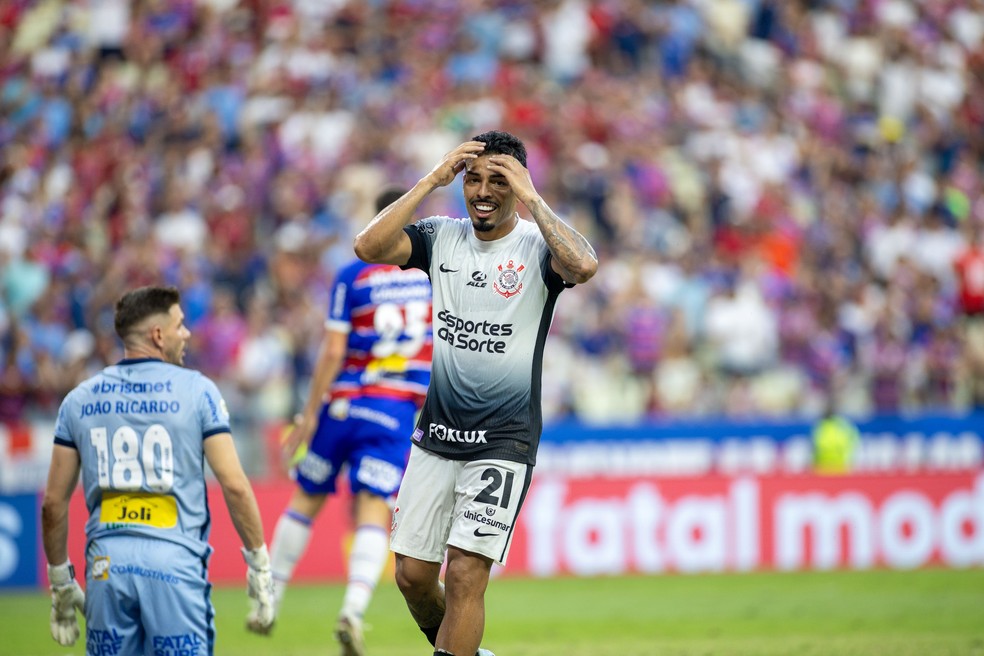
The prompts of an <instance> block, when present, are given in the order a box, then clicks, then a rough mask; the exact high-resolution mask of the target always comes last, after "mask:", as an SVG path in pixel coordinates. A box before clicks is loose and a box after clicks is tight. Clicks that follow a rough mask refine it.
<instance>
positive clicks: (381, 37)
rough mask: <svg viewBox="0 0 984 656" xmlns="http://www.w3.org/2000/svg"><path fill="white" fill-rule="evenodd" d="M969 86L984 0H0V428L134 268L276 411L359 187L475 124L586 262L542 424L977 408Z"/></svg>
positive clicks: (253, 407)
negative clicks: (592, 258) (511, 153)
mask: <svg viewBox="0 0 984 656" xmlns="http://www.w3.org/2000/svg"><path fill="white" fill-rule="evenodd" d="M982 82H984V2H982V1H981V0H921V1H919V2H916V1H915V0H826V1H824V0H812V1H810V0H801V1H796V0H676V1H673V0H668V1H666V2H649V1H644V0H542V1H538V2H526V1H520V0H513V1H500V2H479V1H478V0H360V1H355V0H352V1H347V0H293V1H288V0H270V1H268V2H267V1H263V0H252V1H250V0H241V1H237V0H140V1H137V2H130V1H129V0H39V1H28V0H5V2H3V3H2V6H0V164H2V167H3V168H2V173H0V292H2V293H0V365H2V375H0V419H7V420H16V419H18V418H23V417H25V416H27V415H29V414H31V413H38V412H40V413H45V412H46V413H52V412H54V410H55V409H56V408H57V405H58V403H59V401H60V399H61V396H62V394H64V393H65V392H66V391H67V390H69V389H70V388H71V387H72V386H74V385H75V384H76V383H77V382H79V380H81V379H82V378H83V377H85V376H86V375H88V374H89V373H91V372H93V371H94V370H96V369H97V368H99V367H102V366H103V365H104V364H106V363H108V362H113V361H115V360H116V359H117V358H119V357H120V354H121V352H120V349H119V346H118V343H117V342H118V340H117V338H116V337H115V335H114V333H113V329H112V305H113V303H114V302H115V300H116V299H117V298H118V297H119V296H120V295H121V293H122V292H123V291H124V290H125V289H127V288H129V287H132V286H134V285H138V284H146V283H152V282H165V283H171V284H175V285H177V286H178V287H179V288H180V289H181V290H182V292H183V294H184V305H185V311H186V313H187V317H188V325H189V327H190V329H191V331H192V335H193V337H192V345H191V347H190V352H189V354H188V357H187V358H186V364H188V365H189V366H193V367H196V368H200V369H201V370H203V371H204V372H205V373H206V374H208V375H209V376H212V377H213V378H214V379H215V380H216V381H217V382H219V383H220V385H221V386H222V387H223V391H224V393H225V395H226V399H227V401H228V402H229V405H230V409H231V410H232V412H233V413H234V414H237V413H238V414H240V415H241V416H244V417H247V418H250V419H251V420H258V421H266V420H276V419H285V418H288V417H290V416H291V415H292V413H293V412H294V411H295V409H296V407H297V404H298V399H300V398H303V394H304V391H305V388H306V385H307V381H308V380H309V377H310V374H311V367H312V363H313V362H314V360H315V356H316V350H317V346H318V343H319V340H320V337H321V330H322V323H323V318H324V315H325V311H326V303H327V292H328V289H329V284H330V282H331V280H332V278H333V276H334V272H335V271H336V269H337V268H338V267H339V266H340V264H341V263H343V262H345V261H346V260H347V259H349V258H350V257H352V250H351V240H352V237H353V236H354V234H355V232H357V231H358V230H359V229H360V227H361V225H363V224H364V222H365V221H367V220H368V219H369V218H371V214H372V213H373V210H372V203H373V200H374V196H375V194H376V192H378V191H379V190H380V189H381V188H382V187H383V186H385V185H387V184H400V185H407V186H408V185H411V184H413V183H414V182H415V181H416V180H417V179H418V178H419V177H420V176H422V175H423V174H424V173H426V172H427V171H428V170H430V168H431V167H432V166H433V165H434V164H435V163H436V162H437V161H438V159H439V158H440V157H441V156H442V155H443V154H444V153H445V152H447V151H448V150H450V149H451V148H453V147H454V146H455V145H457V144H458V143H460V142H461V141H463V140H466V139H468V138H470V137H471V136H472V135H473V134H476V133H478V132H481V131H483V130H485V129H489V128H502V129H506V130H508V131H511V132H513V133H515V134H517V135H518V136H520V137H521V138H523V139H524V140H525V141H526V143H527V145H528V147H529V150H530V168H531V170H532V173H533V178H534V181H535V182H536V183H537V186H538V189H539V190H540V191H541V193H542V194H543V195H544V197H545V198H546V199H547V201H548V202H549V203H550V204H551V206H552V207H553V208H554V209H556V210H557V211H558V213H559V214H561V215H562V216H565V217H567V218H568V220H570V221H571V222H573V223H575V224H576V225H577V227H578V229H579V230H581V231H582V232H583V233H584V234H586V235H588V236H589V239H590V240H591V241H592V243H593V244H594V245H595V247H596V248H597V250H598V253H599V257H600V262H601V267H600V270H599V273H598V275H597V277H596V278H595V279H594V280H593V281H592V282H591V283H590V284H588V285H585V286H583V287H577V288H574V289H573V290H571V291H569V292H565V294H564V296H563V298H562V301H561V302H560V303H559V304H558V310H557V320H556V321H555V322H554V327H553V331H554V333H555V334H554V335H553V338H552V339H551V340H549V341H548V352H547V354H546V358H545V371H544V384H543V390H544V404H545V412H546V415H547V416H548V417H550V418H556V417H566V416H576V417H579V418H581V419H584V420H586V421H612V420H618V421H632V420H635V419H638V418H641V417H643V416H648V415H658V416H673V417H680V416H684V417H700V416H708V415H726V416H734V417H741V416H756V417H761V416H786V415H790V414H809V413H817V412H819V411H820V409H821V408H823V407H824V406H826V405H827V404H828V402H829V401H830V400H832V401H833V403H835V404H836V405H838V406H839V407H840V408H841V409H843V410H845V411H847V412H855V413H868V412H895V411H908V410H917V411H918V410H925V409H940V408H952V409H958V410H959V409H965V408H969V407H972V406H976V405H980V404H984V319H982V317H984V314H982V313H984V238H982V237H984V232H982V228H984V199H982V194H981V192H982V170H984V84H982ZM444 191H445V192H446V193H444V194H443V195H441V194H439V195H437V197H436V198H435V199H434V200H433V201H432V202H431V204H430V205H429V206H428V207H427V208H426V209H427V211H428V212H430V213H435V214H451V215H457V216H464V212H465V209H464V207H463V206H461V202H460V200H459V198H460V189H459V188H458V186H457V184H455V185H452V186H451V187H449V188H448V189H446V190H444ZM489 392H490V393H494V390H490V391H489Z"/></svg>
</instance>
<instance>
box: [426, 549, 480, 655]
mask: <svg viewBox="0 0 984 656" xmlns="http://www.w3.org/2000/svg"><path fill="white" fill-rule="evenodd" d="M491 570H492V559H491V558H488V557H487V556H481V555H479V554H475V553H472V552H470V551H464V550H462V549H458V548H457V547H450V546H449V547H448V566H447V570H446V571H445V572H444V583H445V597H446V604H447V610H446V612H445V613H444V621H443V622H441V631H440V632H439V633H438V635H437V647H438V648H440V649H443V650H445V651H447V652H450V653H452V654H474V653H476V652H477V651H478V646H479V644H480V643H481V642H482V634H483V633H484V632H485V590H486V588H488V585H489V574H490V573H491Z"/></svg>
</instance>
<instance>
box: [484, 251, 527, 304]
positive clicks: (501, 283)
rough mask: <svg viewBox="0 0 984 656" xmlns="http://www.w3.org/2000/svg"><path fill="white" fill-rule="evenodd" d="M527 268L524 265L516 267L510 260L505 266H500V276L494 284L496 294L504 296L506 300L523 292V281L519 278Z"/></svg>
mask: <svg viewBox="0 0 984 656" xmlns="http://www.w3.org/2000/svg"><path fill="white" fill-rule="evenodd" d="M525 268H526V266H525V265H522V264H520V265H519V266H516V264H515V262H513V261H512V260H509V261H508V262H507V263H506V265H505V266H503V265H501V264H500V265H499V275H498V276H496V279H495V282H493V283H492V288H493V289H494V290H495V291H496V293H498V294H502V295H503V296H505V297H506V298H509V297H511V296H515V295H516V294H518V293H519V292H521V291H523V281H522V280H521V279H520V277H519V272H520V271H522V270H523V269H525Z"/></svg>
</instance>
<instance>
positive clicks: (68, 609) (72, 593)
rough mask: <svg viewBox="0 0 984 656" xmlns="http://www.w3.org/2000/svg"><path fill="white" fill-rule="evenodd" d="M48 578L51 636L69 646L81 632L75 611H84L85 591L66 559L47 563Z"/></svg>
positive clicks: (62, 644) (61, 643)
mask: <svg viewBox="0 0 984 656" xmlns="http://www.w3.org/2000/svg"><path fill="white" fill-rule="evenodd" d="M48 580H49V581H50V582H51V637H52V638H54V639H55V642H57V643H58V644H60V645H61V646H62V647H71V646H72V645H74V644H75V641H76V640H78V639H79V634H80V633H81V631H80V630H79V621H78V617H77V616H76V614H75V613H76V611H77V612H79V613H82V612H84V609H85V593H84V592H82V587H81V586H80V585H79V583H78V581H76V580H75V568H73V567H72V563H70V562H68V561H65V562H64V563H63V564H61V565H48Z"/></svg>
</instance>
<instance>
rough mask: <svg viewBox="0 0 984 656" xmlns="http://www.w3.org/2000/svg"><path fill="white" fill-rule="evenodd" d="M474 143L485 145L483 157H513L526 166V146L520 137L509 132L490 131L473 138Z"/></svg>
mask: <svg viewBox="0 0 984 656" xmlns="http://www.w3.org/2000/svg"><path fill="white" fill-rule="evenodd" d="M472 141H481V142H482V143H484V144H485V151H484V152H483V153H482V154H483V155H512V156H513V157H515V158H516V159H517V160H519V163H520V164H522V165H523V166H526V146H524V145H523V142H522V141H520V140H519V138H518V137H514V136H513V135H511V134H509V133H508V132H503V131H501V130H489V131H488V132H483V133H482V134H480V135H478V136H477V137H472Z"/></svg>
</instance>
